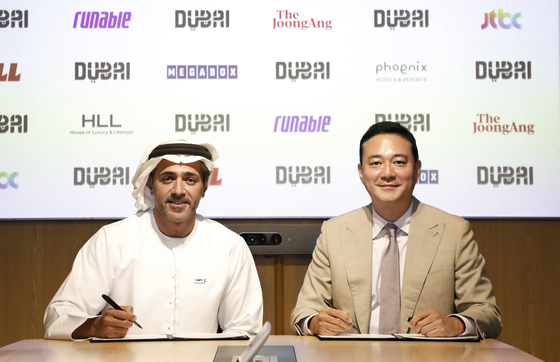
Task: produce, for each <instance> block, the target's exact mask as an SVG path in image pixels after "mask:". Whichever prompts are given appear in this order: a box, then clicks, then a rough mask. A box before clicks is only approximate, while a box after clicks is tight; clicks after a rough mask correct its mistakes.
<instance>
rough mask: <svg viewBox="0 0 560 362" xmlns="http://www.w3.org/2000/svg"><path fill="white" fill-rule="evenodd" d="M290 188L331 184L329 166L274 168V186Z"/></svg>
mask: <svg viewBox="0 0 560 362" xmlns="http://www.w3.org/2000/svg"><path fill="white" fill-rule="evenodd" d="M288 182H289V183H290V184H291V185H292V186H297V185H299V184H302V185H310V184H322V185H328V184H330V183H331V167H330V166H315V167H312V166H288V167H286V166H276V184H277V185H284V184H286V183H288Z"/></svg>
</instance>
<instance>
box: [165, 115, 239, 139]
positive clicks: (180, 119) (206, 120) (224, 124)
mask: <svg viewBox="0 0 560 362" xmlns="http://www.w3.org/2000/svg"><path fill="white" fill-rule="evenodd" d="M187 130H188V131H189V132H191V133H193V134H194V133H196V132H229V114H215V115H214V116H211V115H209V114H194V115H192V114H189V115H184V114H176V115H175V132H186V131H187Z"/></svg>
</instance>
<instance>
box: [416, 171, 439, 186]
mask: <svg viewBox="0 0 560 362" xmlns="http://www.w3.org/2000/svg"><path fill="white" fill-rule="evenodd" d="M418 183H419V184H432V185H434V184H435V185H437V184H439V171H438V170H421V171H420V177H419V178H418Z"/></svg>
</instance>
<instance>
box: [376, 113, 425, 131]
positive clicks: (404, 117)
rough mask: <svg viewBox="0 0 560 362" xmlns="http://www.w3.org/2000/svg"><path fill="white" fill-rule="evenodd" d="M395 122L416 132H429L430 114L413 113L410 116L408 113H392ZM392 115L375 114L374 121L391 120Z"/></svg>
mask: <svg viewBox="0 0 560 362" xmlns="http://www.w3.org/2000/svg"><path fill="white" fill-rule="evenodd" d="M394 116H395V117H394V119H395V122H398V123H400V124H401V125H403V126H405V127H406V128H407V129H408V130H410V131H413V132H416V131H417V130H420V131H421V132H430V114H429V113H428V114H426V115H424V114H415V115H413V116H411V115H410V114H404V113H401V114H397V113H395V115H394ZM392 120H393V115H392V114H387V115H385V114H381V113H376V114H375V123H379V122H385V121H392Z"/></svg>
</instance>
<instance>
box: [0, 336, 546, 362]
mask: <svg viewBox="0 0 560 362" xmlns="http://www.w3.org/2000/svg"><path fill="white" fill-rule="evenodd" d="M248 343H249V342H248V341H154V342H112V343H90V342H69V341H53V340H43V339H26V340H22V341H19V342H16V343H13V344H10V345H7V346H5V347H2V348H0V362H5V361H16V362H22V361H56V362H65V361H72V362H75V361H88V362H89V361H91V362H94V361H103V362H111V361H119V362H122V361H134V362H142V361H157V362H165V361H181V362H190V361H192V362H204V361H208V362H211V361H213V359H214V355H215V354H216V350H217V348H218V346H232V345H239V346H241V345H247V344H248ZM266 345H293V346H294V349H295V352H296V358H297V360H298V362H307V361H314V362H316V361H321V362H323V361H325V362H330V361H352V362H361V361H374V360H382V361H383V362H390V361H407V362H416V361H418V362H420V361H421V362H430V361H452V362H458V361H476V362H493V361H496V362H498V361H499V362H503V361H508V362H518V361H541V360H540V359H538V358H536V357H533V356H531V355H530V354H528V353H526V352H523V351H521V350H519V349H517V348H515V347H512V346H510V345H507V344H505V343H502V342H499V341H496V340H491V339H488V340H484V341H480V342H417V341H414V342H413V341H319V340H318V339H317V338H315V337H297V336H280V335H273V336H270V337H269V338H268V340H267V342H266ZM280 362H282V361H280Z"/></svg>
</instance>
